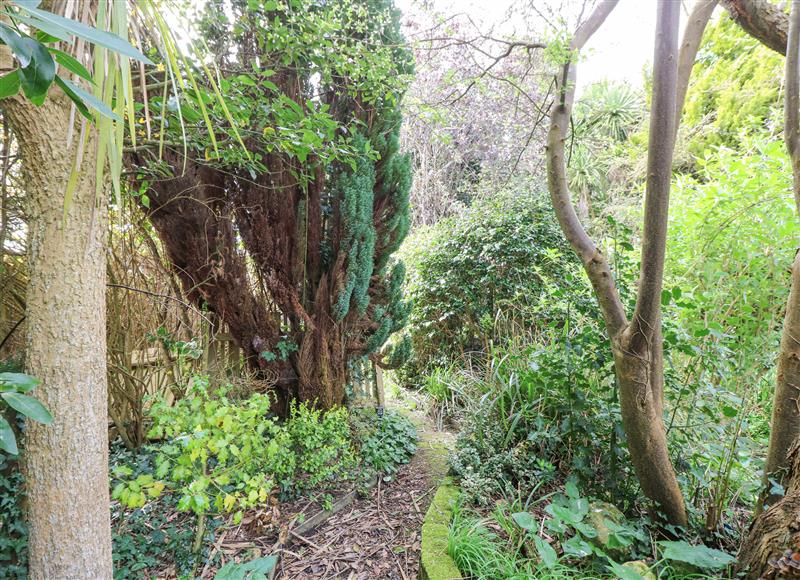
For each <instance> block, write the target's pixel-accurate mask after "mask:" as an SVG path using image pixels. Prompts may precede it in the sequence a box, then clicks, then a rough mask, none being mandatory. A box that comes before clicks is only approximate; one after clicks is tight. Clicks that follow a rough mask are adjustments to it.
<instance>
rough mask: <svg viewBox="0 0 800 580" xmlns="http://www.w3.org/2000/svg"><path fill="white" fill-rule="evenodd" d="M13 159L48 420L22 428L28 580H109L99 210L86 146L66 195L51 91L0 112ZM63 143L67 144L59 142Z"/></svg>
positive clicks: (33, 344) (66, 135) (61, 101)
mask: <svg viewBox="0 0 800 580" xmlns="http://www.w3.org/2000/svg"><path fill="white" fill-rule="evenodd" d="M0 107H2V110H3V113H4V115H6V117H7V118H8V119H9V121H10V122H11V124H12V126H13V128H14V132H15V134H16V136H17V139H18V141H19V147H20V152H21V154H22V171H23V179H24V184H25V190H26V195H27V198H28V215H29V231H28V248H29V255H28V267H29V271H30V279H29V282H28V294H27V312H26V314H27V351H26V352H27V370H28V372H29V373H30V374H31V375H33V376H35V377H37V378H39V379H40V380H41V381H42V384H41V385H40V386H39V387H38V388H37V390H36V395H37V397H38V398H39V399H40V400H41V401H42V403H43V404H44V405H45V406H46V407H47V408H48V409H49V410H50V412H51V413H52V415H53V417H54V421H53V423H52V424H51V425H49V426H45V425H41V424H39V423H36V422H32V421H31V422H29V423H28V424H27V426H26V430H25V438H24V453H23V469H24V473H25V478H26V493H27V497H28V523H29V529H30V540H29V567H30V570H29V577H30V578H32V579H51V578H59V579H70V578H75V579H79V578H80V579H82V578H112V563H111V523H110V512H109V491H108V413H107V388H106V329H105V311H106V309H105V275H106V255H105V233H106V230H105V223H106V202H105V199H104V198H103V197H102V196H101V197H100V198H97V197H96V194H95V193H96V190H95V177H94V176H95V167H94V160H95V157H96V140H95V139H94V137H93V135H92V134H91V133H92V132H93V130H91V129H89V128H87V130H88V131H90V135H89V137H88V138H87V140H86V146H85V147H84V150H83V156H82V160H83V161H82V166H81V167H80V170H79V177H78V182H77V187H76V189H75V193H74V197H73V198H72V200H71V202H70V203H69V204H68V206H67V208H66V211H65V199H64V193H65V184H66V183H67V180H68V177H69V175H70V172H71V170H72V168H73V164H74V162H75V159H76V157H75V155H76V147H77V144H78V141H79V140H80V135H81V132H80V128H79V127H75V126H71V123H74V115H71V105H70V102H69V100H68V99H67V97H66V96H65V95H64V94H63V93H62V92H61V91H60V90H57V89H54V90H53V91H52V92H51V94H50V96H49V97H48V99H47V101H46V102H45V104H44V105H42V106H41V107H35V106H33V105H31V104H30V102H28V101H26V100H24V99H23V98H22V97H16V98H13V99H6V100H4V101H2V102H0ZM70 135H71V138H70Z"/></svg>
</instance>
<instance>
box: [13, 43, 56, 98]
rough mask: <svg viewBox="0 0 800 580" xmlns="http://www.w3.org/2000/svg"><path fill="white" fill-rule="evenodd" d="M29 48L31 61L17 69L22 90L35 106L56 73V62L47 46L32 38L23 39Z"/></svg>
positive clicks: (45, 93) (44, 96)
mask: <svg viewBox="0 0 800 580" xmlns="http://www.w3.org/2000/svg"><path fill="white" fill-rule="evenodd" d="M23 40H24V41H25V42H26V44H28V46H29V47H30V49H31V62H30V63H29V64H28V66H25V67H22V68H20V69H19V77H20V82H21V84H22V91H23V92H24V93H25V96H26V97H28V99H29V100H30V101H31V103H33V104H34V105H36V106H40V105H41V104H42V103H44V100H45V99H46V98H47V91H48V89H49V88H50V85H51V84H52V83H53V79H54V78H55V75H56V63H55V62H54V61H53V57H52V56H50V53H49V52H48V51H47V48H45V46H44V45H43V44H41V43H39V42H36V41H35V40H33V39H32V38H25V39H23Z"/></svg>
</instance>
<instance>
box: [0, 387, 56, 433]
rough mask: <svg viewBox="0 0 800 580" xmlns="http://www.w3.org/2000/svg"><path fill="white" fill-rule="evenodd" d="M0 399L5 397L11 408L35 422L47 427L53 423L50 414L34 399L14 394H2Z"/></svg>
mask: <svg viewBox="0 0 800 580" xmlns="http://www.w3.org/2000/svg"><path fill="white" fill-rule="evenodd" d="M0 397H3V399H4V400H5V402H6V403H8V406H9V407H11V408H12V409H14V410H15V411H17V412H19V413H22V414H23V415H25V416H26V417H28V418H30V419H33V420H34V421H38V422H39V423H44V424H45V425H49V424H50V423H52V422H53V416H52V415H51V414H50V412H49V411H48V410H47V409H45V408H44V405H42V404H41V403H40V402H39V401H37V400H36V399H34V398H33V397H29V396H28V395H22V394H20V393H14V392H11V393H0Z"/></svg>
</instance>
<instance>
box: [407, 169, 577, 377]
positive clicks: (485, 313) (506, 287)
mask: <svg viewBox="0 0 800 580" xmlns="http://www.w3.org/2000/svg"><path fill="white" fill-rule="evenodd" d="M526 185H530V184H526ZM403 254H404V256H403V258H404V261H405V262H406V263H407V264H408V265H409V274H410V275H409V277H408V282H407V292H408V295H409V297H410V298H411V299H412V301H413V307H412V311H411V315H410V318H409V333H410V336H411V341H412V357H411V361H410V362H409V364H407V365H406V367H405V368H404V373H405V376H404V377H403V378H404V379H405V380H406V381H407V382H416V383H419V382H420V380H421V379H420V377H421V375H422V374H424V371H425V370H427V369H430V368H432V367H435V366H447V365H448V363H449V362H452V361H453V360H455V359H457V358H460V357H462V356H463V355H464V354H465V353H473V352H476V351H477V352H485V351H487V350H488V346H489V344H490V343H491V341H493V340H501V339H503V338H507V337H511V336H515V335H527V334H529V333H530V332H531V330H532V329H533V331H534V332H535V331H536V329H542V328H543V327H545V326H546V325H548V324H551V323H552V322H553V321H558V322H560V321H562V320H564V319H565V318H566V310H565V309H566V307H567V304H568V303H567V302H566V301H564V300H552V297H553V295H554V294H557V293H558V291H559V290H561V291H562V292H564V293H569V294H570V295H571V302H572V304H573V307H574V304H575V303H576V302H580V301H583V302H587V301H588V300H589V298H590V294H589V293H588V292H587V286H586V284H585V283H584V281H583V275H582V274H581V273H580V271H579V269H580V265H579V264H578V262H577V260H576V259H575V257H574V255H573V253H572V251H571V250H570V249H569V247H568V246H567V244H566V241H565V240H564V237H563V235H562V233H561V230H560V229H559V226H558V223H557V222H556V220H555V218H554V217H553V213H552V209H551V208H550V206H549V203H548V202H547V200H546V199H545V197H544V196H543V195H540V194H521V193H520V194H518V193H516V192H513V191H507V192H500V193H497V194H495V195H493V196H492V197H491V199H484V200H479V201H477V202H475V204H474V205H473V206H472V207H470V208H469V209H467V210H465V212H464V213H463V214H461V215H459V216H456V217H454V218H450V219H447V220H444V221H442V222H439V224H437V225H436V226H434V227H432V228H429V229H427V230H423V231H422V232H421V233H418V234H417V235H415V236H414V237H413V238H411V239H410V240H409V241H408V242H407V243H406V245H405V246H404V249H403Z"/></svg>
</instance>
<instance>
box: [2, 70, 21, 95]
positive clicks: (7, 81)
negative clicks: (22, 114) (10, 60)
mask: <svg viewBox="0 0 800 580" xmlns="http://www.w3.org/2000/svg"><path fill="white" fill-rule="evenodd" d="M18 92H19V70H13V71H11V72H10V73H8V74H7V75H4V76H2V77H0V99H5V98H6V97H13V96H14V95H16V94H17V93H18Z"/></svg>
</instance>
